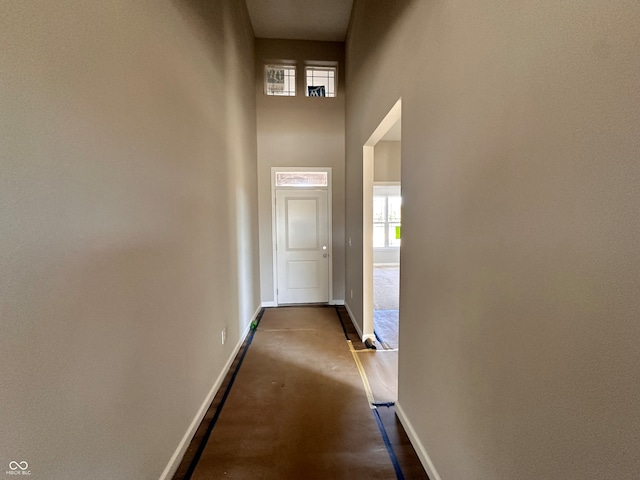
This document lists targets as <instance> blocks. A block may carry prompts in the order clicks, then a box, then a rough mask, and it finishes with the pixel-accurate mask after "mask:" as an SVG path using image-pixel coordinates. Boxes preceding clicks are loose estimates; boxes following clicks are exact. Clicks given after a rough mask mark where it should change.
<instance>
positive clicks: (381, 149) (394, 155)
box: [373, 140, 400, 182]
mask: <svg viewBox="0 0 640 480" xmlns="http://www.w3.org/2000/svg"><path fill="white" fill-rule="evenodd" d="M373 181H374V182H399V181H400V142H397V141H388V140H381V141H379V142H378V143H376V146H375V148H374V160H373Z"/></svg>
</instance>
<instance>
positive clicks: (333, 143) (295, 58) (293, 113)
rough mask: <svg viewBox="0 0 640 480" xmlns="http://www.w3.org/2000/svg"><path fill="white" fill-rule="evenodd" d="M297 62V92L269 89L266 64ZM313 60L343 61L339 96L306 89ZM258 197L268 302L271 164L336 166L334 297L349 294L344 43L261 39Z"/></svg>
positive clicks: (264, 293) (270, 281) (263, 285)
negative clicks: (310, 94)
mask: <svg viewBox="0 0 640 480" xmlns="http://www.w3.org/2000/svg"><path fill="white" fill-rule="evenodd" d="M282 60H287V61H290V62H294V63H295V64H296V65H297V77H296V80H297V95H296V96H295V97H278V96H268V95H265V94H264V66H265V64H269V63H273V62H276V63H277V62H278V61H282ZM308 61H330V62H337V64H338V92H337V96H336V97H335V98H313V97H306V96H305V95H304V89H305V86H304V67H305V62H308ZM255 65H256V68H255V71H256V82H255V85H256V87H255V88H256V95H257V129H258V198H259V204H260V282H261V283H260V285H261V295H262V301H263V302H273V301H275V298H274V294H273V250H272V245H273V240H272V228H271V221H272V219H271V210H272V209H271V167H298V166H300V167H332V190H333V198H332V202H333V203H332V216H333V299H334V300H343V299H344V195H345V193H344V188H345V187H344V136H345V133H344V101H345V100H344V99H345V81H344V77H345V70H344V68H343V67H344V44H343V43H340V42H309V41H295V40H267V39H257V40H256V64H255Z"/></svg>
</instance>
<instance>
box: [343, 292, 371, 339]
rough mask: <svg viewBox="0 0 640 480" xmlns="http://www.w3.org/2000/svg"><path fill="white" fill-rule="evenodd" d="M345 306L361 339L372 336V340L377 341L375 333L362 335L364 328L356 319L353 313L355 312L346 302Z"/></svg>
mask: <svg viewBox="0 0 640 480" xmlns="http://www.w3.org/2000/svg"><path fill="white" fill-rule="evenodd" d="M344 307H345V308H346V309H347V313H348V314H349V320H351V323H352V324H353V326H354V328H355V329H356V332H358V336H359V337H360V339H361V340H362V341H363V342H364V341H366V340H367V339H368V338H370V339H371V340H374V341H375V339H376V336H375V335H362V329H361V328H360V327H359V326H358V324H357V323H356V321H355V320H354V319H355V318H356V317H355V315H354V314H353V312H352V311H351V309H350V308H349V304H348V303H346V302H345V304H344Z"/></svg>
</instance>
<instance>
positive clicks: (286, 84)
mask: <svg viewBox="0 0 640 480" xmlns="http://www.w3.org/2000/svg"><path fill="white" fill-rule="evenodd" d="M264 93H265V94H267V95H279V96H281V97H293V96H295V94H296V67H295V66H292V65H266V66H265V68H264Z"/></svg>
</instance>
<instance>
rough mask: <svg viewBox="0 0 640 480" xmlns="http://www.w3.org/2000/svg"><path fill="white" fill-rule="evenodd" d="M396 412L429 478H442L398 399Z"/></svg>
mask: <svg viewBox="0 0 640 480" xmlns="http://www.w3.org/2000/svg"><path fill="white" fill-rule="evenodd" d="M396 414H397V415H398V418H399V419H400V423H402V426H403V427H404V430H405V432H407V436H408V437H409V440H411V445H413V448H414V449H415V451H416V453H417V454H418V458H420V462H421V463H422V466H423V467H424V469H425V471H426V472H427V475H429V478H430V479H431V480H442V479H441V478H440V475H438V471H437V470H436V467H435V465H434V464H433V462H432V461H431V457H429V454H428V453H427V450H426V449H425V448H424V445H423V444H422V442H421V441H420V439H419V438H418V435H417V433H416V431H415V429H414V428H413V425H411V422H410V421H409V419H408V418H407V416H406V415H405V413H404V410H402V406H401V405H400V404H399V403H398V402H397V401H396Z"/></svg>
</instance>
